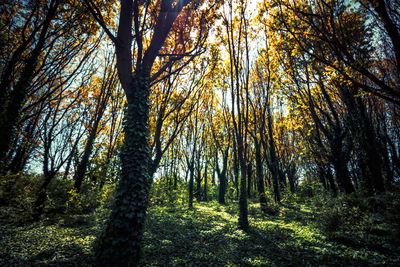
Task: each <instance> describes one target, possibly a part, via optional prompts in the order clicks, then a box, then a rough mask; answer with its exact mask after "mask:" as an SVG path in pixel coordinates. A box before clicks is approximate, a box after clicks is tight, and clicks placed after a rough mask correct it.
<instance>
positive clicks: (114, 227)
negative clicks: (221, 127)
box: [96, 73, 151, 266]
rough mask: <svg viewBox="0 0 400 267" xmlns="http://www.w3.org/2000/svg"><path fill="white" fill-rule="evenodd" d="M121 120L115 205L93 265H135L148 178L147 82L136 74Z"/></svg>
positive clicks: (137, 256)
mask: <svg viewBox="0 0 400 267" xmlns="http://www.w3.org/2000/svg"><path fill="white" fill-rule="evenodd" d="M131 89H132V90H131V92H132V94H131V95H130V97H129V98H128V109H127V113H126V117H125V118H126V119H125V128H124V132H125V144H124V148H123V152H122V154H121V164H122V168H121V175H120V180H119V184H118V189H117V194H116V197H115V203H114V206H113V209H112V212H111V215H110V218H109V220H108V223H107V226H106V228H105V230H104V232H103V233H102V235H101V236H100V238H99V240H98V247H97V251H96V266H137V265H138V264H139V259H140V253H141V246H140V242H141V239H142V236H143V229H144V223H145V217H146V210H147V204H148V196H149V190H150V186H151V177H150V176H149V162H150V153H149V145H148V136H149V128H148V117H149V105H148V97H149V79H148V75H141V74H140V73H139V74H136V76H135V78H134V79H133V82H132V85H131Z"/></svg>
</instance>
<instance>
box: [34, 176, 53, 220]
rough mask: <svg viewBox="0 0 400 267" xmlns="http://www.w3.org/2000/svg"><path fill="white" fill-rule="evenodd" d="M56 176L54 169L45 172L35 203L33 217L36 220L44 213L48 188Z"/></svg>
mask: <svg viewBox="0 0 400 267" xmlns="http://www.w3.org/2000/svg"><path fill="white" fill-rule="evenodd" d="M55 176H56V173H55V172H52V171H50V172H45V173H44V181H43V183H42V185H41V186H40V189H39V192H38V195H37V197H36V200H35V203H34V204H33V214H32V218H33V220H35V221H37V220H39V219H40V216H42V214H43V211H44V206H45V204H46V200H47V188H48V187H49V185H50V182H51V181H52V180H53V178H54V177H55Z"/></svg>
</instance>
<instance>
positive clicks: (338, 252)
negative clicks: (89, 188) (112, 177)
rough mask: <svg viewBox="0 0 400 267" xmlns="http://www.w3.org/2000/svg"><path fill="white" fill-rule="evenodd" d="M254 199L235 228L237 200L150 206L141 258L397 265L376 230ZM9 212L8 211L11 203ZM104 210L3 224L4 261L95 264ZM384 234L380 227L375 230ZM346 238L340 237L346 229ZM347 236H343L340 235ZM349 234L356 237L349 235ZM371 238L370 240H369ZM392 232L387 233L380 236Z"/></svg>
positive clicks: (184, 262)
mask: <svg viewBox="0 0 400 267" xmlns="http://www.w3.org/2000/svg"><path fill="white" fill-rule="evenodd" d="M259 210H260V209H259V206H258V204H250V206H249V216H250V217H249V219H250V220H249V221H250V225H251V228H250V230H249V231H247V232H244V231H241V230H238V229H237V208H236V205H233V204H230V205H227V206H220V205H218V204H217V203H216V202H208V203H196V205H195V208H194V209H192V210H189V209H187V208H186V207H182V206H178V207H160V206H153V207H151V208H150V209H149V213H148V219H147V226H146V232H145V235H144V240H143V248H144V249H143V253H144V256H143V265H144V266H338V265H340V266H373V265H379V266H381V265H389V266H396V265H397V266H399V264H400V251H399V248H398V246H396V244H392V243H390V242H389V241H385V242H383V244H382V245H380V246H370V245H368V244H369V243H368V242H367V241H368V240H369V239H371V238H372V239H371V240H375V239H373V238H377V239H379V236H374V235H372V234H370V235H367V237H365V233H363V235H364V236H362V235H358V234H357V233H355V234H354V236H348V235H349V233H348V232H343V233H342V234H340V233H341V232H340V231H338V232H334V234H326V233H325V232H326V231H325V230H323V228H321V211H318V209H316V208H315V207H313V206H312V205H309V204H302V205H298V206H296V207H291V206H286V207H282V208H281V209H280V212H279V215H277V216H267V215H263V214H262V213H261V212H260V211H259ZM8 212H9V211H8ZM104 217H105V215H104V211H103V212H99V211H98V212H95V213H92V214H88V215H70V216H66V215H64V216H62V215H59V216H52V217H51V218H48V219H46V220H43V221H41V222H37V223H34V224H28V225H26V224H25V225H16V223H15V222H13V223H8V222H7V221H6V220H4V219H3V221H2V224H1V226H0V265H4V266H10V265H26V264H28V263H29V264H35V265H75V264H77V265H79V266H85V265H90V263H91V261H92V245H93V241H94V240H95V237H96V235H98V234H99V232H100V227H99V226H100V225H101V222H102V220H103V218H104ZM377 234H382V233H379V232H378V233H377ZM346 236H347V238H348V240H346V239H343V237H346ZM340 237H341V238H342V239H341V238H340ZM349 240H351V241H350V242H349ZM366 240H367V241H366ZM383 240H389V239H383Z"/></svg>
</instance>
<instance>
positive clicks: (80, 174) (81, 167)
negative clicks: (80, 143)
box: [74, 115, 102, 192]
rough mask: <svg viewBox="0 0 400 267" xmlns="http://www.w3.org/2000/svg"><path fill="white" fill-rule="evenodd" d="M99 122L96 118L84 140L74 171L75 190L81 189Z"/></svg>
mask: <svg viewBox="0 0 400 267" xmlns="http://www.w3.org/2000/svg"><path fill="white" fill-rule="evenodd" d="M101 117H102V115H100V118H101ZM99 123H100V119H99V118H97V119H96V121H95V122H94V124H93V127H92V129H90V133H89V137H88V139H87V141H86V145H85V148H84V152H83V156H82V159H81V161H80V162H79V164H78V166H77V169H76V172H75V175H74V181H75V183H74V186H75V189H76V191H77V192H80V191H81V187H82V182H83V179H84V178H85V174H86V170H87V167H88V164H89V159H90V155H91V154H92V151H93V145H94V141H95V139H96V135H97V129H98V128H99Z"/></svg>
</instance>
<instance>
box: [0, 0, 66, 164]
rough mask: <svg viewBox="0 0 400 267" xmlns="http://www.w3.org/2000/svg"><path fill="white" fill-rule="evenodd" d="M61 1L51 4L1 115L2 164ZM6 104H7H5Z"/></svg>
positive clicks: (0, 159) (0, 151) (0, 160)
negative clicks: (35, 42)
mask: <svg viewBox="0 0 400 267" xmlns="http://www.w3.org/2000/svg"><path fill="white" fill-rule="evenodd" d="M59 4H60V0H53V1H51V3H50V9H49V11H48V13H47V14H46V18H45V20H44V22H43V26H42V30H41V32H40V35H39V38H38V41H37V44H36V46H35V48H34V49H33V50H32V53H31V54H30V56H29V58H28V59H27V60H26V63H25V65H24V69H23V71H22V73H21V78H20V80H19V81H18V82H17V83H16V84H15V86H14V88H13V90H12V92H11V93H10V95H9V101H8V105H6V106H5V107H2V109H1V111H2V112H1V114H0V163H2V162H3V163H4V162H5V161H6V155H7V151H8V150H9V148H10V143H11V142H12V139H13V135H14V130H15V126H16V123H17V121H18V118H19V117H20V110H21V108H22V105H23V104H24V101H25V98H26V94H27V90H28V88H29V86H30V84H31V82H32V79H33V76H34V72H35V70H36V66H37V65H38V63H39V60H38V59H39V55H40V53H41V52H42V50H43V47H44V45H45V43H46V38H47V34H48V31H49V29H50V25H51V21H52V20H53V18H54V16H55V15H56V11H57V8H58V5H59ZM4 104H5V103H4Z"/></svg>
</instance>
